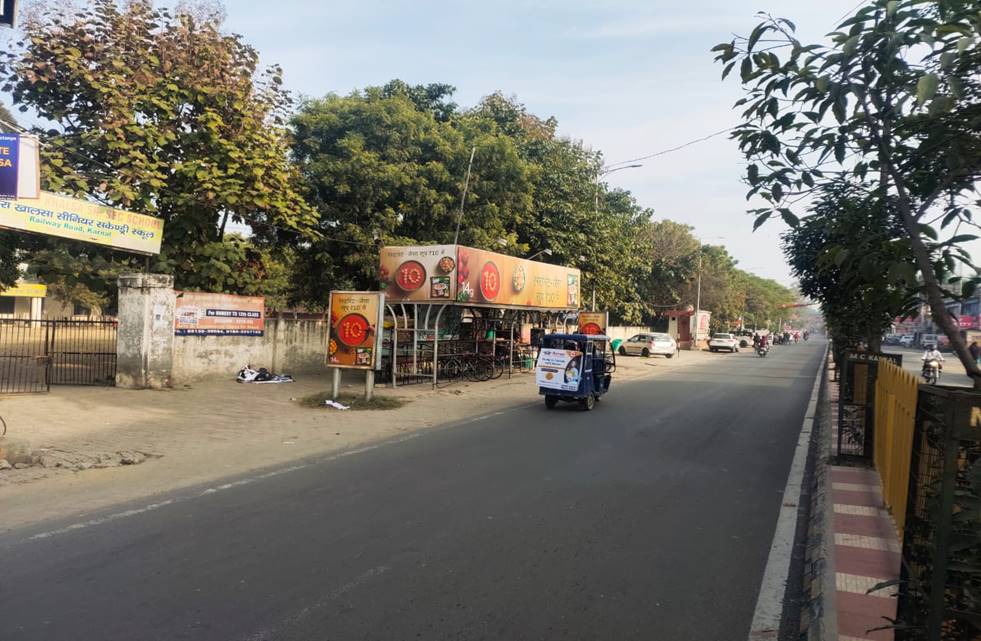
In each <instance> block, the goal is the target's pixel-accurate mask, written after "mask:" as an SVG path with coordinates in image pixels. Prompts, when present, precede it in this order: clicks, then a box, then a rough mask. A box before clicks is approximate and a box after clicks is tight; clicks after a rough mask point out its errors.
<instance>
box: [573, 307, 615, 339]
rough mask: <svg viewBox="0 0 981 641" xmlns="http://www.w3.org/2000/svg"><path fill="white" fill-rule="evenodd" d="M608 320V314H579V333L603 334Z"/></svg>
mask: <svg viewBox="0 0 981 641" xmlns="http://www.w3.org/2000/svg"><path fill="white" fill-rule="evenodd" d="M609 320H610V314H609V312H579V333H581V334H589V335H591V336H592V335H595V334H605V333H606V328H607V327H608V326H609Z"/></svg>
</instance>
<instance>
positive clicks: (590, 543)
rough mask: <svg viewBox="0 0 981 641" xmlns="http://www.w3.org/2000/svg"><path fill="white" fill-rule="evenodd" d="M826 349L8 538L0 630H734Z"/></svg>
mask: <svg viewBox="0 0 981 641" xmlns="http://www.w3.org/2000/svg"><path fill="white" fill-rule="evenodd" d="M823 349H824V344H823V343H818V342H816V341H811V342H809V343H805V344H801V345H795V346H778V347H775V348H774V349H773V350H772V351H771V355H770V356H769V357H768V358H766V359H758V358H756V357H755V355H754V354H752V353H751V352H750V351H744V352H743V353H740V354H733V355H729V354H719V355H718V356H717V358H716V359H714V360H713V361H712V363H709V364H705V365H702V364H693V365H690V366H688V367H685V368H682V369H680V370H678V371H677V372H675V373H672V374H670V375H668V376H662V377H659V378H651V379H646V380H638V381H634V382H630V383H624V384H620V385H618V384H617V383H616V381H615V382H614V389H613V391H612V392H611V393H610V394H608V395H607V396H606V397H604V399H603V401H602V402H601V403H599V404H598V405H597V408H596V409H595V410H594V411H593V412H591V413H586V412H581V411H577V410H576V409H574V408H573V407H572V406H560V407H559V408H558V409H556V410H553V411H546V410H545V409H544V407H543V404H541V403H534V404H533V405H532V404H529V405H524V406H520V407H515V408H512V409H510V410H509V411H506V412H504V413H501V414H497V415H492V416H489V417H486V418H484V419H483V420H478V421H474V422H471V423H468V424H465V425H459V426H454V427H452V428H451V429H449V428H448V429H436V430H432V431H429V432H425V433H422V434H420V435H418V436H417V437H416V438H410V439H403V440H401V441H397V442H390V443H387V444H384V445H381V446H379V447H374V448H362V449H361V450H356V451H353V452H351V453H350V454H349V455H347V456H339V457H338V456H336V455H335V456H332V457H329V458H328V459H326V460H318V461H310V462H308V463H307V464H306V465H305V466H303V467H298V468H297V469H291V468H282V469H279V470H273V472H272V473H267V474H265V475H264V476H261V477H250V478H242V479H238V482H236V481H235V480H234V479H233V480H230V481H229V483H228V484H224V485H223V486H220V487H213V488H210V489H208V488H200V489H199V490H196V491H193V492H182V493H178V494H174V495H169V496H161V497H156V498H154V499H153V500H152V501H145V502H143V503H139V504H133V505H126V506H119V507H117V508H115V509H113V510H110V511H107V512H105V513H101V514H95V515H90V518H89V519H88V520H87V521H85V522H80V523H75V522H68V521H66V522H59V523H45V524H41V525H38V526H34V527H32V528H30V529H22V530H14V531H12V532H10V533H8V534H5V535H3V536H2V537H0V559H3V563H2V564H0V604H2V605H0V639H4V641H19V640H25V641H27V640H34V639H44V640H68V639H71V640H73V641H84V640H89V639H91V640H93V641H95V640H97V641H111V640H117V639H118V640H125V641H132V640H135V639H140V640H144V641H146V640H156V639H160V640H166V641H175V640H178V639H194V640H198V639H204V640H211V639H214V640H221V641H229V640H232V641H238V640H241V641H246V640H251V641H262V640H269V641H271V640H280V639H284V640H293V639H296V640H300V639H303V640H307V639H316V640H323V641H328V640H340V641H351V640H356V639H365V640H367V639H371V640H391V641H404V640H407V639H426V640H441V639H454V640H457V639H487V640H492V641H501V640H507V641H519V640H524V639H529V640H532V639H534V640H541V639H548V640H552V639H554V640H563V641H565V640H574V639H583V640H591V641H597V640H607V639H609V640H614V639H615V640H618V641H623V640H630V639H645V640H649V639H661V640H666V641H671V640H689V639H690V640H697V641H715V640H718V641H734V640H741V639H745V638H746V635H747V632H748V630H749V626H750V622H751V620H752V618H753V610H754V607H755V604H756V599H757V593H758V591H759V588H760V582H761V578H762V576H763V571H764V566H765V564H766V560H767V556H768V553H769V550H770V546H771V541H772V538H773V533H774V528H775V524H776V520H777V512H778V510H779V508H780V504H781V493H782V491H783V489H784V485H785V483H786V481H787V475H788V470H789V468H790V464H791V459H792V457H793V453H794V448H795V445H796V442H797V439H798V432H799V431H800V427H801V423H802V420H803V418H804V413H805V410H806V407H807V403H808V400H809V397H810V394H811V390H812V386H813V382H814V377H815V373H816V372H817V369H818V366H819V361H820V356H821V354H822V352H823ZM681 358H684V354H682V355H681ZM378 417H379V420H391V419H387V418H386V415H385V414H384V413H379V414H378ZM155 464H164V462H160V463H155ZM151 503H152V504H151ZM0 514H2V510H0Z"/></svg>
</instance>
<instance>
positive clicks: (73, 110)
mask: <svg viewBox="0 0 981 641" xmlns="http://www.w3.org/2000/svg"><path fill="white" fill-rule="evenodd" d="M220 20H221V13H220V12H219V11H214V10H212V9H211V8H210V6H209V5H193V4H191V5H184V6H183V8H181V9H178V10H177V11H176V12H171V11H169V10H167V9H156V8H154V6H153V4H152V2H151V1H150V0H132V1H130V2H127V3H125V4H123V5H122V6H120V5H119V3H117V2H116V1H115V0H93V2H91V3H88V4H87V5H86V6H85V7H84V8H81V9H79V10H78V11H74V10H73V11H72V12H70V13H69V12H67V11H66V12H61V13H59V12H53V11H52V12H44V13H43V14H39V15H34V16H33V17H32V18H30V19H29V20H27V21H25V22H24V24H23V30H24V32H25V38H24V39H23V41H22V42H21V43H19V46H18V47H15V48H14V49H12V50H8V51H5V52H3V53H2V54H0V79H2V81H3V83H4V84H3V89H4V90H5V91H7V92H10V93H11V95H12V96H13V100H14V104H15V105H18V106H19V108H20V109H21V111H26V110H28V109H33V110H34V111H35V112H36V113H37V115H38V116H39V117H40V118H41V119H43V120H45V121H47V122H50V123H52V128H51V129H50V130H42V129H40V128H37V129H36V133H38V134H39V135H40V136H41V137H42V139H43V140H44V142H45V144H44V146H43V147H42V185H43V187H44V188H46V189H48V190H51V191H56V192H63V193H68V194H73V195H77V196H82V197H88V198H92V199H95V200H98V201H100V202H102V203H105V204H109V205H112V206H115V207H120V208H125V209H130V210H135V211H139V212H141V213H146V214H151V215H155V216H159V217H161V218H163V219H164V220H165V221H166V226H165V236H164V240H163V250H162V252H161V255H160V256H159V258H158V259H156V260H155V261H154V265H153V266H154V269H156V270H159V271H164V272H167V273H173V274H174V275H175V277H176V280H177V285H178V286H179V287H184V286H187V285H189V284H191V283H192V282H193V284H194V285H195V286H197V287H200V288H202V289H207V290H210V291H232V292H240V291H244V290H245V289H248V287H247V285H246V284H245V283H244V281H243V277H242V275H241V274H240V273H238V272H236V270H235V267H236V265H235V264H234V263H232V264H229V263H227V262H223V261H224V260H225V259H226V258H227V257H228V253H229V252H231V253H232V254H234V252H235V251H236V249H235V246H234V245H235V243H232V244H231V245H228V244H227V243H226V240H225V238H224V232H225V228H226V225H227V223H229V222H235V223H242V224H245V225H248V226H251V227H252V229H253V230H254V231H255V238H254V240H253V242H254V243H255V244H256V245H257V246H264V247H265V246H272V245H275V244H280V243H282V241H283V240H284V239H288V240H289V241H291V242H294V241H295V240H296V238H297V237H298V236H299V237H300V238H304V237H306V236H307V235H308V231H309V226H310V225H311V224H312V222H313V220H314V215H313V212H312V210H311V209H310V208H309V207H308V206H307V204H306V203H305V202H304V200H303V198H302V197H301V194H300V192H299V191H298V189H297V184H296V183H297V177H298V176H297V174H296V172H295V170H294V168H293V167H292V166H291V164H290V163H289V159H288V132H287V130H286V129H285V127H284V120H285V117H286V114H287V112H288V111H289V108H290V99H289V95H288V94H287V92H286V91H285V90H283V89H282V74H281V71H280V69H279V68H278V67H275V66H274V67H270V68H268V69H265V70H263V71H261V72H260V71H259V70H258V54H257V52H256V51H255V50H254V49H253V48H252V47H250V46H248V45H247V44H245V43H244V42H243V41H242V39H241V38H240V37H238V36H233V35H226V34H225V33H223V32H222V30H221V22H220ZM38 251H46V252H49V254H48V255H46V256H45V255H43V254H42V255H41V256H40V257H39V258H40V259H41V260H40V262H42V263H44V264H45V265H47V266H49V267H50V266H53V265H55V264H57V262H58V261H55V260H51V258H52V257H53V256H54V255H56V254H59V253H60V254H64V253H69V254H71V255H74V256H78V257H79V260H78V261H77V262H76V263H75V265H74V266H73V269H72V271H71V272H70V273H68V274H67V277H68V278H69V279H73V280H77V281H78V282H79V283H81V284H84V285H85V286H86V287H88V288H89V290H90V291H92V292H95V293H99V291H100V290H104V289H105V283H104V280H103V278H104V271H105V270H104V264H103V263H113V264H115V265H116V266H117V267H116V270H117V271H118V270H119V269H127V268H132V267H133V266H134V265H135V264H136V259H134V258H131V257H128V256H120V255H119V254H118V253H115V252H112V251H110V250H102V249H98V248H93V247H87V248H85V249H84V250H82V249H80V246H79V245H78V244H77V243H71V242H70V241H61V240H57V239H48V240H47V242H45V243H44V244H43V246H42V247H41V248H39V250H38ZM47 275H48V277H50V278H53V279H57V278H58V274H56V273H53V272H49V273H48V274H47ZM102 293H103V294H104V293H105V292H104V291H103V292H102Z"/></svg>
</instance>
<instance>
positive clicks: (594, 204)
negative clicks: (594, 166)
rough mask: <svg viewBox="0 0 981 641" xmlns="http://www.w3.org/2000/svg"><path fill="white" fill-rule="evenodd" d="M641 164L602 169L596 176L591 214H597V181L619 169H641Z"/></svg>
mask: <svg viewBox="0 0 981 641" xmlns="http://www.w3.org/2000/svg"><path fill="white" fill-rule="evenodd" d="M643 166H644V165H641V164H633V165H624V166H623V167H614V168H613V169H602V170H600V172H599V173H598V174H597V175H596V193H595V194H594V202H593V213H596V214H598V213H599V180H600V178H602V177H603V176H606V175H607V174H612V173H613V172H615V171H620V170H621V169H636V168H637V167H643Z"/></svg>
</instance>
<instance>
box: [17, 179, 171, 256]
mask: <svg viewBox="0 0 981 641" xmlns="http://www.w3.org/2000/svg"><path fill="white" fill-rule="evenodd" d="M163 224H164V223H163V220H162V219H160V218H154V217H153V216H144V215H143V214H135V213H133V212H130V211H124V210H122V209H113V208H112V207H106V206H104V205H98V204H96V203H90V202H89V201H87V200H79V199H78V198H68V197H66V196H58V195H57V194H52V193H50V192H46V191H42V192H41V193H40V197H39V198H37V199H24V198H20V199H17V200H0V227H4V228H7V229H17V230H20V231H29V232H34V233H37V234H45V235H48V236H59V237H61V238H70V239H72V240H82V241H85V242H88V243H95V244H97V245H105V246H108V247H115V248H116V249H122V250H125V251H131V252H135V253H138V254H159V253H160V241H161V240H162V239H163Z"/></svg>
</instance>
